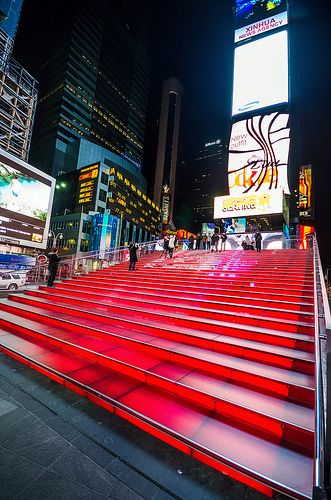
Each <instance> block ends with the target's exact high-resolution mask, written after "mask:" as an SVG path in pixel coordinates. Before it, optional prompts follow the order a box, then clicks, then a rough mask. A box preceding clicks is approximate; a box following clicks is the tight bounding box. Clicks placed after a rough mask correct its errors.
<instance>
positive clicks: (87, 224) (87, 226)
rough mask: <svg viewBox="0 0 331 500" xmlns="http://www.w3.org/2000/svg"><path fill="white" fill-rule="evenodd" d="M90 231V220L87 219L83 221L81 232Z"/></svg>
mask: <svg viewBox="0 0 331 500" xmlns="http://www.w3.org/2000/svg"><path fill="white" fill-rule="evenodd" d="M90 232H91V222H90V221H88V220H84V221H83V233H90Z"/></svg>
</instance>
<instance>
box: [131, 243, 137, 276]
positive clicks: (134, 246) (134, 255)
mask: <svg viewBox="0 0 331 500" xmlns="http://www.w3.org/2000/svg"><path fill="white" fill-rule="evenodd" d="M137 250H138V245H137V243H133V242H132V241H131V242H130V244H129V252H130V264H129V271H134V270H135V267H136V262H138V257H137Z"/></svg>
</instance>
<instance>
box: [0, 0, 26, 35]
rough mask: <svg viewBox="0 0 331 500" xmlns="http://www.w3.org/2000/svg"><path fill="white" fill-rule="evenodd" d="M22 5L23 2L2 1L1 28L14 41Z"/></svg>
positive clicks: (0, 7)
mask: <svg viewBox="0 0 331 500" xmlns="http://www.w3.org/2000/svg"><path fill="white" fill-rule="evenodd" d="M22 4H23V0H0V28H1V29H3V31H4V32H5V33H7V35H8V36H9V37H10V38H12V39H13V38H14V36H15V34H16V30H17V25H18V21H19V17H20V13H21V9H22ZM1 21H2V22H1Z"/></svg>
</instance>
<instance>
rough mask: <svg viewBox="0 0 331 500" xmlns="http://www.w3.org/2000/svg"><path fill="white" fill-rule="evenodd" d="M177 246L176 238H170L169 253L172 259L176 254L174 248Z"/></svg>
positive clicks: (173, 236)
mask: <svg viewBox="0 0 331 500" xmlns="http://www.w3.org/2000/svg"><path fill="white" fill-rule="evenodd" d="M175 244H176V236H175V235H174V234H172V235H171V236H170V238H169V246H168V252H169V257H170V259H172V255H173V253H174V248H175Z"/></svg>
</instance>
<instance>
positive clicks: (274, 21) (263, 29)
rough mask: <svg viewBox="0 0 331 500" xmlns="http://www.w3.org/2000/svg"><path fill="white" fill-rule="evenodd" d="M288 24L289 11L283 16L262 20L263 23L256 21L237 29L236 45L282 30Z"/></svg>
mask: <svg viewBox="0 0 331 500" xmlns="http://www.w3.org/2000/svg"><path fill="white" fill-rule="evenodd" d="M287 23H288V18H287V11H285V12H282V13H281V14H276V15H275V16H272V17H268V18H266V19H262V20H261V21H256V22H253V23H251V24H248V25H247V26H244V27H242V28H239V29H237V30H236V31H235V32H234V43H238V42H242V41H243V40H247V39H248V38H252V37H253V36H257V35H262V34H264V33H268V32H269V31H272V30H274V29H277V28H282V27H283V26H286V25H287Z"/></svg>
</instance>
